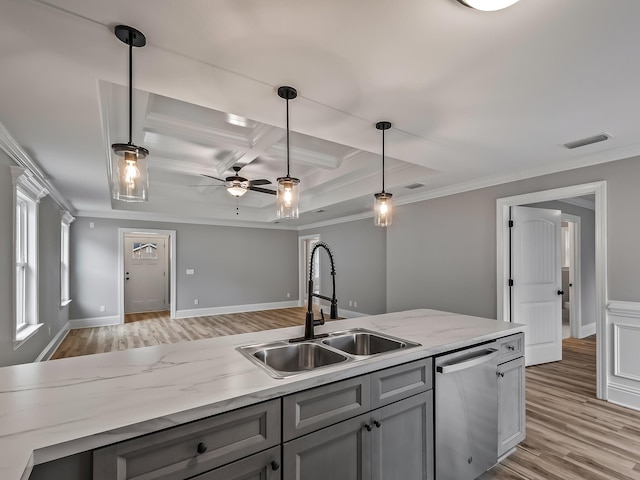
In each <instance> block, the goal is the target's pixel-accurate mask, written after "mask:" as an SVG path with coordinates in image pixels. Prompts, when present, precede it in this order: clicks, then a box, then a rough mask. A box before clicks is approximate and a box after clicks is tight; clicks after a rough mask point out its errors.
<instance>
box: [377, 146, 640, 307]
mask: <svg viewBox="0 0 640 480" xmlns="http://www.w3.org/2000/svg"><path fill="white" fill-rule="evenodd" d="M639 178H640V159H639V158H631V159H627V160H620V161H617V162H611V163H605V164H600V165H594V166H591V167H585V168H580V169H575V170H569V171H566V172H560V173H556V174H552V175H544V176H540V177H535V178H530V179H526V180H521V181H517V182H512V183H508V184H504V185H498V186H495V187H490V188H483V189H479V190H474V191H471V192H465V193H461V194H457V195H451V196H448V197H442V198H438V199H433V200H427V201H424V202H420V203H414V204H410V205H403V206H399V207H396V211H395V214H394V215H395V216H394V224H393V227H392V228H390V229H388V232H387V309H388V310H389V311H397V310H405V309H407V308H419V307H429V308H436V309H441V310H448V311H452V312H460V313H465V314H472V315H478V316H484V317H490V318H495V316H496V284H495V283H496V199H498V198H501V197H508V196H512V195H520V194H524V193H531V192H537V191H542V190H548V189H553V188H560V187H566V186H570V185H578V184H584V183H590V182H595V181H600V180H606V181H607V215H608V217H607V222H608V231H607V241H608V250H607V255H608V279H607V286H608V298H609V299H610V300H622V301H635V302H637V301H640V255H639V254H638V248H637V244H638V239H639V238H640V208H638V205H640V189H638V188H637V181H638V179H639Z"/></svg>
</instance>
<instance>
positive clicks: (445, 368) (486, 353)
mask: <svg viewBox="0 0 640 480" xmlns="http://www.w3.org/2000/svg"><path fill="white" fill-rule="evenodd" d="M497 353H498V350H497V349H495V348H487V349H486V350H482V353H481V354H480V355H478V356H474V357H473V358H470V359H468V360H464V361H462V362H460V363H452V364H449V365H437V366H436V372H437V373H442V374H446V373H453V372H459V371H460V370H465V369H467V368H472V367H475V366H477V365H481V364H483V363H485V362H488V361H490V360H493V359H494V358H495V357H496V356H497Z"/></svg>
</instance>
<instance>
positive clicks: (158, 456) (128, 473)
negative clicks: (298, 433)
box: [93, 400, 281, 480]
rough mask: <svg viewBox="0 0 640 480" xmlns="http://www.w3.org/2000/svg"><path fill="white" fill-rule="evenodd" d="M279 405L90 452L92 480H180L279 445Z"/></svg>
mask: <svg viewBox="0 0 640 480" xmlns="http://www.w3.org/2000/svg"><path fill="white" fill-rule="evenodd" d="M280 425H281V419H280V400H271V401H269V402H265V403H261V404H257V405H252V406H250V407H245V408H241V409H239V410H235V411H232V412H228V413H223V414H220V415H216V416H213V417H209V418H205V419H203V420H198V421H197V422H192V423H188V424H185V425H181V426H178V427H174V428H170V429H167V430H162V431H159V432H156V433H152V434H149V435H144V436H142V437H138V438H134V439H132V440H127V441H125V442H121V443H117V444H115V445H110V446H108V447H104V448H100V449H97V450H95V451H94V452H93V479H94V480H127V479H134V478H135V479H138V478H140V479H142V478H144V479H145V480H158V479H163V480H164V479H167V480H168V479H172V480H173V479H175V480H182V479H185V478H190V477H193V476H195V475H198V474H201V473H204V472H207V471H209V470H212V469H214V468H217V467H220V466H222V465H225V464H228V463H231V462H233V461H236V460H239V459H241V458H243V457H247V456H249V455H252V454H255V453H257V452H260V451H262V450H266V449H268V448H270V447H274V446H277V445H278V444H279V443H280V438H281V437H280Z"/></svg>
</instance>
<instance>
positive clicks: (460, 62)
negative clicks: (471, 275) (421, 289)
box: [0, 0, 640, 228]
mask: <svg viewBox="0 0 640 480" xmlns="http://www.w3.org/2000/svg"><path fill="white" fill-rule="evenodd" d="M0 2H1V4H0V61H1V62H2V74H1V75H0V123H2V124H3V125H4V127H5V128H6V130H7V131H8V132H9V133H10V134H11V136H12V137H13V138H14V139H15V141H16V142H17V143H18V145H20V147H21V148H22V149H23V150H24V151H25V152H26V153H27V154H28V155H29V156H30V157H31V158H32V159H33V160H34V161H35V162H36V163H37V164H38V165H39V166H40V167H41V169H42V170H43V172H44V173H45V175H46V176H47V177H48V178H49V179H50V182H51V183H52V184H53V185H54V186H55V187H56V188H57V189H58V191H59V192H60V193H61V194H62V195H63V196H64V197H65V198H66V199H67V200H68V202H69V204H70V205H71V207H72V208H73V209H74V213H75V214H77V215H91V216H105V217H120V218H140V219H156V220H169V221H186V222H190V221H192V222H204V223H225V224H246V225H274V224H275V221H276V219H275V196H273V195H268V194H265V193H260V192H253V191H251V192H248V193H247V194H246V195H244V196H243V197H241V198H239V199H237V200H236V199H235V198H234V197H231V196H230V195H229V194H228V193H227V192H226V190H225V189H224V187H220V186H217V185H214V184H217V183H218V182H215V181H212V180H211V179H209V178H206V177H204V176H203V174H206V175H211V176H215V177H220V178H224V177H226V176H229V175H231V174H232V170H231V167H232V166H234V165H236V166H241V167H242V170H241V174H242V176H244V177H246V178H248V179H258V178H266V179H268V180H269V181H271V182H272V183H273V184H275V181H276V178H277V177H279V176H283V175H284V174H285V173H286V161H285V158H286V148H285V143H284V136H285V130H284V126H285V103H284V100H282V99H281V98H279V97H278V96H277V94H276V89H277V87H278V86H280V85H292V86H294V87H296V88H297V89H298V92H299V97H298V98H297V99H295V100H292V101H291V102H290V112H291V129H292V135H291V146H292V149H291V174H292V176H295V177H298V178H300V180H301V183H300V185H301V216H300V219H299V220H297V221H293V222H284V221H283V222H282V223H281V224H279V225H277V226H276V227H279V228H287V227H291V228H294V227H299V226H304V225H310V224H314V223H317V222H323V221H328V220H333V219H337V218H358V217H361V216H366V215H369V214H370V211H371V208H372V202H373V193H375V192H377V191H379V190H380V187H381V185H380V183H381V160H380V153H381V134H380V132H379V131H377V130H376V129H375V123H376V122H377V121H379V120H389V121H391V122H392V123H393V128H392V129H391V130H389V131H388V132H387V134H386V153H387V157H388V162H387V170H386V190H387V191H390V192H392V193H393V194H394V199H395V200H396V203H407V202H411V201H417V200H420V199H425V198H430V197H433V196H438V195H442V194H446V193H449V192H456V191H462V190H465V189H469V188H474V187H478V186H483V185H491V184H495V183H500V182H503V181H508V180H512V179H517V178H523V177H526V176H533V175H536V174H542V173H550V172H554V171H559V170H564V169H569V168H573V167H576V166H581V165H588V164H593V163H600V162H607V161H613V160H618V159H621V158H627V157H630V156H633V155H638V154H640V127H639V126H638V125H639V124H640V123H639V122H638V114H637V112H638V111H640V87H639V85H640V62H639V61H638V59H637V58H636V55H635V51H636V48H635V46H636V45H638V44H640V29H638V28H637V22H638V20H640V2H637V1H635V0H616V1H615V2H603V1H602V0H520V2H518V3H516V4H515V5H514V6H512V7H509V8H507V9H505V10H501V11H498V12H479V11H475V10H472V9H470V8H467V7H464V6H463V5H461V4H460V3H458V2H457V1H456V0H398V1H395V2H383V1H379V0H368V1H358V0H356V1H348V2H346V1H344V0H327V1H323V2H311V1H308V0H301V1H292V0H273V1H269V2H265V1H264V0H216V1H204V0H200V1H191V0H188V1H184V2H175V1H169V0H136V1H135V2H132V1H127V0H110V1H109V2H105V1H99V0H48V1H46V2H45V1H36V0H0ZM117 24H128V25H131V26H134V27H136V28H138V29H140V30H141V31H142V32H144V33H145V35H146V36H147V46H145V47H144V48H139V49H135V50H134V87H135V90H134V113H133V118H134V123H133V141H134V143H136V144H138V145H142V146H144V147H146V148H147V149H148V150H149V151H150V157H149V159H150V160H149V164H150V179H151V180H150V189H149V191H150V194H149V202H148V203H144V204H127V203H123V202H119V201H113V200H111V199H110V195H109V184H108V178H107V162H108V155H109V150H110V149H109V146H110V144H111V143H114V142H126V140H127V136H128V133H127V128H128V125H127V107H128V104H127V94H128V90H127V81H128V80H127V68H128V63H127V62H128V52H127V47H126V46H125V45H123V44H122V43H121V42H120V41H119V40H118V39H116V38H115V36H114V35H113V33H112V32H113V27H114V26H115V25H117ZM603 132H606V133H607V134H608V135H610V139H609V140H607V141H605V142H601V143H598V144H594V145H589V146H586V147H581V148H577V149H573V150H570V149H567V148H565V147H564V146H563V145H564V144H565V143H567V142H570V141H573V140H578V139H580V138H584V137H588V136H592V135H595V134H599V133H603ZM408 186H412V187H415V188H407V187H408ZM265 188H274V186H273V185H271V186H269V185H267V186H266V187H265Z"/></svg>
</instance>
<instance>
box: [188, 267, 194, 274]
mask: <svg viewBox="0 0 640 480" xmlns="http://www.w3.org/2000/svg"><path fill="white" fill-rule="evenodd" d="M195 273H196V271H195V270H194V269H193V268H187V275H195Z"/></svg>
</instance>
